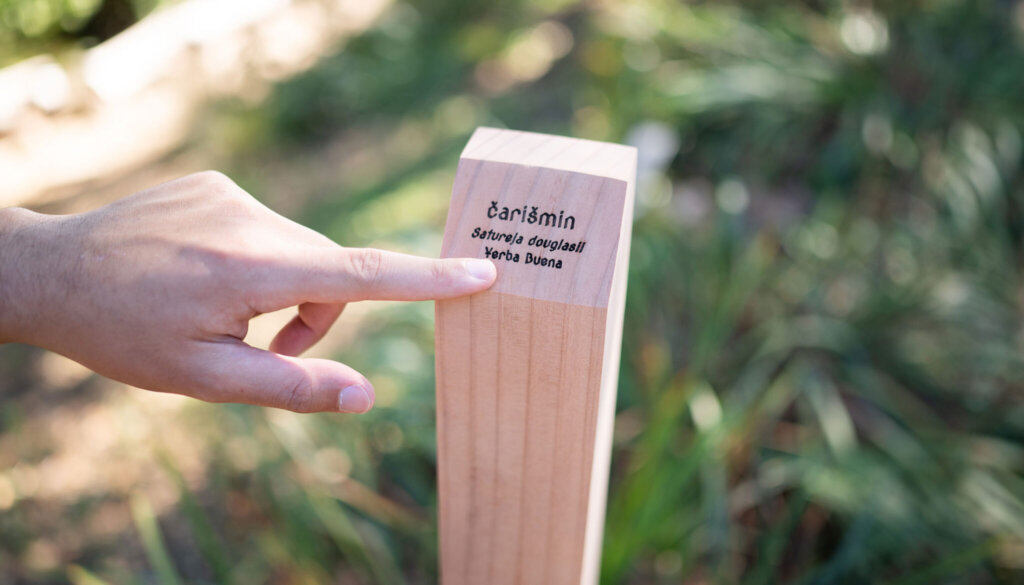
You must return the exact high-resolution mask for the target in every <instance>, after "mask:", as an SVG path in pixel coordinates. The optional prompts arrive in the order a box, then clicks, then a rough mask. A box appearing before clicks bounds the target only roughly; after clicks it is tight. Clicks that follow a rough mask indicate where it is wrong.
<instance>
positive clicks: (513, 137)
mask: <svg viewBox="0 0 1024 585" xmlns="http://www.w3.org/2000/svg"><path fill="white" fill-rule="evenodd" d="M462 158H464V159H475V160H483V161H493V162H503V163H510V164H518V165H525V166H533V167H544V168H549V169H556V170H561V171H572V172H577V173H584V174H587V175H593V176H595V177H606V178H609V179H617V180H619V181H623V182H626V183H631V182H632V181H633V180H634V179H635V177H636V148H634V147H632V146H625V145H622V144H614V143H611V142H598V141H596V140H585V139H582V138H569V137H566V136H552V135H550V134H538V133H535V132H522V131H519V130H501V129H498V128H487V127H480V128H477V129H476V131H475V132H474V133H473V136H472V137H471V138H470V139H469V143H468V144H466V148H465V149H463V151H462Z"/></svg>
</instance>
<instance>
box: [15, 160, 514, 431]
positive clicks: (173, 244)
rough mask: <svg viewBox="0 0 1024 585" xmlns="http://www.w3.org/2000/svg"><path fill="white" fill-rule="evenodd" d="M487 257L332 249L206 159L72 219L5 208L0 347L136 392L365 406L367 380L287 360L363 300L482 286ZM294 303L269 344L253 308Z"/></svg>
mask: <svg viewBox="0 0 1024 585" xmlns="http://www.w3.org/2000/svg"><path fill="white" fill-rule="evenodd" d="M494 278H495V269H494V265H493V264H492V263H491V262H489V261H487V260H479V259H445V260H435V259H428V258H421V257H417V256H409V255H405V254H397V253H393V252H386V251H382V250H375V249H367V248H345V247H341V246H339V245H337V244H335V243H334V242H332V241H331V240H330V239H328V238H326V237H325V236H323V235H321V234H319V233H317V232H314V231H312V230H310V229H308V228H305V227H303V226H301V225H299V224H297V223H294V222H292V221H290V220H288V219H286V218H284V217H282V216H280V215H278V214H276V213H274V212H273V211H271V210H270V209H268V208H266V207H265V206H263V205H262V204H260V203H259V202H258V201H256V200H255V199H254V198H252V197H251V196H250V195H249V194H248V193H246V192H245V191H243V190H242V189H241V188H239V187H238V186H237V185H235V184H234V183H233V182H232V181H231V180H230V179H228V178H227V177H225V176H224V175H222V174H220V173H217V172H212V171H207V172H203V173H197V174H194V175H189V176H187V177H183V178H181V179H178V180H175V181H171V182H169V183H165V184H162V185H159V186H156V187H153V188H151V189H147V190H145V191H141V192H139V193H136V194H134V195H132V196H129V197H126V198H124V199H121V200H119V201H117V202H114V203H112V204H110V205H107V206H105V207H102V208H99V209H96V210H93V211H90V212H87V213H82V214H77V215H42V214H38V213H33V212H31V211H28V210H25V209H17V208H8V209H0V343H5V342H20V343H27V344H31V345H36V346H39V347H43V348H46V349H49V350H52V351H55V352H57V353H60V354H62V355H65V356H67V357H69V358H71V359H73V360H75V361H77V362H79V363H81V364H83V365H85V366H86V367H88V368H90V369H92V370H93V371H95V372H98V373H100V374H102V375H104V376H107V377H109V378H112V379H115V380H119V381H122V382H125V383H128V384H131V385H133V386H137V387H139V388H145V389H148V390H156V391H160V392H173V393H176V394H184V395H187V396H192V397H195V398H199V399H201V400H206V401H209V402H238V403H246V404H257V405H263V406H272V407H277V408H284V409H287V410H292V411H296V412H339V411H340V412H355V413H360V412H365V411H367V410H369V409H370V408H371V407H372V405H373V400H374V391H373V386H372V385H371V384H370V382H369V381H368V380H367V379H366V378H365V377H364V376H363V375H362V374H360V373H359V372H357V371H355V370H354V369H352V368H350V367H348V366H346V365H344V364H341V363H338V362H335V361H331V360H323V359H310V358H298V357H295V356H297V355H299V354H300V353H302V352H303V351H305V350H306V349H308V348H309V347H310V346H311V345H313V344H314V343H315V342H316V341H318V340H319V339H320V338H321V337H323V335H324V334H325V333H326V332H327V330H328V329H329V328H330V327H331V325H332V324H333V323H334V322H335V320H336V319H337V318H338V316H339V315H340V314H341V311H342V309H344V307H345V304H346V303H349V302H353V301H360V300H369V299H376V300H400V301H416V300H427V299H443V298H451V297H457V296H462V295H467V294H472V293H476V292H480V291H482V290H484V289H486V288H488V287H489V286H491V284H492V283H493V282H494ZM294 306H297V307H298V311H297V313H298V314H297V315H296V316H295V318H294V319H292V321H291V322H289V323H288V324H287V325H286V326H285V327H284V328H283V329H281V331H280V332H279V333H278V334H277V336H276V337H275V338H274V340H273V342H271V344H270V347H269V349H267V350H264V349H259V348H255V347H252V346H249V345H247V344H246V343H245V342H244V341H243V339H244V338H245V335H246V332H247V331H248V323H249V320H250V319H252V318H253V317H255V316H257V315H260V314H262V313H268V312H271V311H277V310H279V309H284V308H288V307H294Z"/></svg>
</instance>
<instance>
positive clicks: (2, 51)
mask: <svg viewBox="0 0 1024 585" xmlns="http://www.w3.org/2000/svg"><path fill="white" fill-rule="evenodd" d="M169 1H170V0H0V66H2V65H6V64H8V63H10V62H13V61H16V60H18V59H21V58H24V57H27V56H30V55H33V54H35V53H38V52H40V51H55V50H58V51H59V50H60V49H62V48H66V47H67V48H71V47H76V46H80V45H89V44H93V43H96V42H99V41H103V40H106V39H108V38H110V37H112V36H114V35H115V34H117V33H119V32H121V31H122V30H124V29H125V28H127V27H128V26H130V25H131V24H133V23H134V22H136V21H138V19H140V18H142V17H143V16H145V15H146V14H148V13H149V12H150V11H152V10H153V9H154V8H156V7H157V6H158V5H159V4H161V2H162V3H164V4H167V3H168V2H169Z"/></svg>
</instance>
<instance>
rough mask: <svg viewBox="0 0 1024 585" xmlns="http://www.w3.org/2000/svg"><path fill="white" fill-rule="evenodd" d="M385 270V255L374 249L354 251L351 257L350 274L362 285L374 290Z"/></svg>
mask: <svg viewBox="0 0 1024 585" xmlns="http://www.w3.org/2000/svg"><path fill="white" fill-rule="evenodd" d="M383 270H384V254H383V253H381V251H380V250H375V249H373V248H362V249H360V250H353V251H352V253H351V254H350V255H349V272H350V273H351V275H352V276H353V277H354V278H355V279H356V280H358V281H359V283H360V284H362V285H364V286H367V287H370V288H373V287H374V286H376V285H377V284H378V283H379V282H380V278H381V275H382V273H383Z"/></svg>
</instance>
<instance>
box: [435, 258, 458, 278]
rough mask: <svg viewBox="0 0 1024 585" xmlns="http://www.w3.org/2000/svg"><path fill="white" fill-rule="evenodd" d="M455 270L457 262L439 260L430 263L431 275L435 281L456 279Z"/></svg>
mask: <svg viewBox="0 0 1024 585" xmlns="http://www.w3.org/2000/svg"><path fill="white" fill-rule="evenodd" d="M455 270H456V265H455V263H453V262H447V261H444V260H438V261H437V262H433V263H432V264H431V265H430V276H431V278H432V279H433V280H434V282H438V283H448V282H450V281H452V280H454V279H455Z"/></svg>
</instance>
